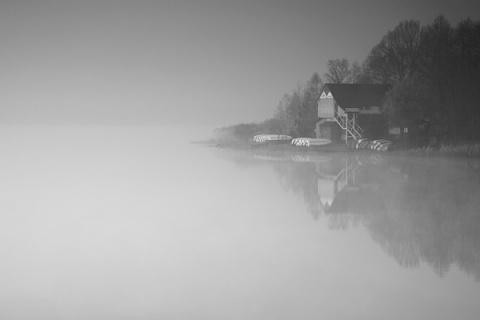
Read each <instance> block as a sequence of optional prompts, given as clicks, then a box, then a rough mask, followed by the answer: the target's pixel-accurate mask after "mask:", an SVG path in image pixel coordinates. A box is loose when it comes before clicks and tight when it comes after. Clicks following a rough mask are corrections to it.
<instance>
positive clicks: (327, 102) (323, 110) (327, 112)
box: [318, 97, 335, 118]
mask: <svg viewBox="0 0 480 320" xmlns="http://www.w3.org/2000/svg"><path fill="white" fill-rule="evenodd" d="M334 116H335V100H334V99H333V98H330V97H325V98H321V97H320V99H319V101H318V117H319V118H333V117H334Z"/></svg>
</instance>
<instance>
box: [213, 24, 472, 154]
mask: <svg viewBox="0 0 480 320" xmlns="http://www.w3.org/2000/svg"><path fill="white" fill-rule="evenodd" d="M326 70H327V71H326V72H325V73H324V74H323V76H320V75H319V74H318V73H317V72H315V73H313V75H312V76H311V78H310V79H309V80H308V81H307V82H306V83H305V84H301V85H299V86H297V87H296V88H294V89H293V90H292V92H290V93H286V94H284V95H283V96H282V98H281V99H280V101H279V103H278V105H277V107H276V108H275V110H274V112H273V115H272V117H271V118H269V119H266V120H265V121H262V122H259V123H241V124H236V125H231V126H227V127H222V128H217V129H216V130H215V139H227V140H231V141H248V140H249V139H251V138H252V137H253V136H254V135H255V134H259V133H271V134H288V135H291V136H293V137H299V136H303V137H314V128H315V121H316V120H317V110H316V102H317V99H318V97H319V94H320V90H321V89H322V86H323V84H324V83H375V84H387V85H389V87H390V90H389V91H388V93H387V97H386V101H385V106H384V112H385V116H386V118H387V121H388V123H389V124H390V125H391V126H402V127H409V126H412V125H418V123H423V124H425V123H428V124H429V125H430V127H431V128H433V130H434V131H435V136H436V141H435V142H436V144H437V147H436V148H435V149H434V148H432V147H428V146H426V145H425V146H424V147H422V148H420V149H418V150H425V151H424V152H425V153H429V152H430V151H429V150H435V152H442V153H452V154H466V155H478V153H479V152H478V149H479V148H480V147H479V145H480V144H478V143H477V144H476V143H475V141H477V142H478V141H480V126H479V125H478V123H480V85H479V84H480V21H473V20H471V19H469V18H468V19H465V20H463V21H461V22H459V23H458V24H457V25H456V26H452V25H451V24H450V23H449V21H447V19H446V18H445V17H444V16H442V15H440V16H438V17H437V18H435V19H434V21H433V22H432V23H431V24H428V25H425V26H421V25H420V22H419V21H415V20H405V21H402V22H400V23H399V24H398V25H397V26H396V27H395V28H394V29H393V30H390V31H388V32H387V33H386V34H385V35H384V36H383V38H382V39H381V41H380V42H379V43H378V44H377V45H375V46H374V47H373V48H372V49H371V51H370V54H369V55H368V56H367V58H366V59H365V60H364V61H363V62H361V63H360V62H358V61H354V62H353V63H351V62H350V61H348V60H347V59H345V58H337V59H330V60H329V61H328V63H327V66H326ZM431 130H432V129H431ZM459 141H462V142H466V143H462V144H460V143H459ZM423 143H427V144H428V140H425V142H423ZM414 145H415V144H414ZM414 145H411V146H407V148H411V147H413V146H414ZM415 146H418V144H416V145H415ZM416 150H417V149H416Z"/></svg>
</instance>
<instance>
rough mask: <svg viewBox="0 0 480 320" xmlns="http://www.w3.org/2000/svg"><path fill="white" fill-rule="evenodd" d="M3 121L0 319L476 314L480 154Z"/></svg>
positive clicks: (463, 316) (479, 287) (478, 305)
mask: <svg viewBox="0 0 480 320" xmlns="http://www.w3.org/2000/svg"><path fill="white" fill-rule="evenodd" d="M195 134H198V132H195V133H194V134H193V133H191V132H190V131H189V130H186V129H181V130H178V129H174V128H163V129H158V128H135V127H124V128H114V127H110V128H101V127H70V128H69V127H63V128H62V127H4V128H0V181H1V182H0V318H1V319H242V320H243V319H477V318H478V317H479V316H480V303H479V301H480V210H479V207H480V193H479V190H480V163H478V162H472V161H470V162H469V161H466V160H457V161H453V160H435V161H434V160H432V159H398V158H389V157H387V156H386V155H383V154H368V153H367V154H356V155H346V154H325V155H313V154H308V153H301V152H299V153H298V154H295V155H291V154H288V155H287V154H281V153H267V152H262V151H258V150H257V151H255V150H251V151H235V150H225V149H219V148H213V147H205V146H201V145H195V144H189V143H187V141H188V139H191V138H192V136H194V135H195Z"/></svg>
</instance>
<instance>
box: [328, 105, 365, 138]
mask: <svg viewBox="0 0 480 320" xmlns="http://www.w3.org/2000/svg"><path fill="white" fill-rule="evenodd" d="M333 118H334V119H335V121H336V122H337V123H338V125H339V126H340V128H342V129H343V130H346V131H347V134H350V136H351V137H353V138H355V139H360V138H361V137H362V135H363V129H362V128H361V127H360V126H359V125H358V123H356V122H355V120H354V119H353V118H352V119H349V118H348V116H347V114H345V116H339V115H338V112H337V111H335V115H334V117H333Z"/></svg>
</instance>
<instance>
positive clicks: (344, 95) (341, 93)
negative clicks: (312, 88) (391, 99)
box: [322, 83, 388, 109]
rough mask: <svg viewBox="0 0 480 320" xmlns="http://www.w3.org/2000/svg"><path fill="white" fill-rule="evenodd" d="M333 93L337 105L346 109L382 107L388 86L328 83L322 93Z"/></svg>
mask: <svg viewBox="0 0 480 320" xmlns="http://www.w3.org/2000/svg"><path fill="white" fill-rule="evenodd" d="M324 91H326V93H328V92H331V93H332V96H333V98H334V99H335V101H336V102H337V104H338V105H339V106H340V107H341V108H343V109H345V108H360V107H369V106H382V105H383V102H384V100H385V94H386V93H387V91H388V86H387V85H383V84H357V83H355V84H352V83H326V84H325V85H324V86H323V90H322V92H324Z"/></svg>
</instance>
